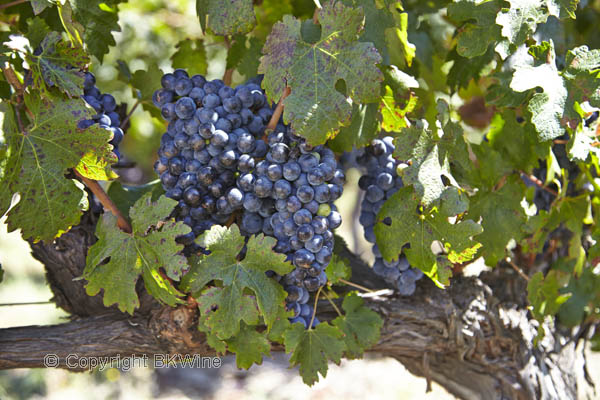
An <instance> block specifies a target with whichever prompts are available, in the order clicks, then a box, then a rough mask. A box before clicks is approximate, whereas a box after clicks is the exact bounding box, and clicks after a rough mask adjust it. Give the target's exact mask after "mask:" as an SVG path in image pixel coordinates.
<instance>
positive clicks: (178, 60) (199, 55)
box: [171, 39, 208, 75]
mask: <svg viewBox="0 0 600 400" xmlns="http://www.w3.org/2000/svg"><path fill="white" fill-rule="evenodd" d="M176 48H177V51H176V52H175V54H173V56H172V57H171V61H172V62H173V68H183V69H185V70H187V71H188V72H190V73H192V74H201V75H206V71H207V68H208V61H207V60H206V49H205V48H204V41H202V40H190V39H184V40H182V41H181V42H179V43H177V46H176Z"/></svg>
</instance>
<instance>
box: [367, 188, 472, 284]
mask: <svg viewBox="0 0 600 400" xmlns="http://www.w3.org/2000/svg"><path fill="white" fill-rule="evenodd" d="M419 200H420V196H419V195H418V194H417V193H416V192H415V189H414V188H413V187H412V186H406V187H403V188H402V189H400V190H399V191H398V192H397V193H395V194H394V195H392V197H390V198H389V199H388V200H387V201H386V202H385V204H384V205H383V207H381V210H380V211H379V214H377V220H378V221H383V220H384V219H386V218H388V217H389V218H390V219H391V224H390V225H389V226H388V225H386V224H384V223H378V224H375V236H376V238H377V244H378V245H379V249H380V250H381V253H382V255H383V257H384V258H385V259H386V260H393V259H396V258H397V257H398V254H400V253H401V252H402V251H403V250H402V248H403V246H404V245H405V244H409V243H410V249H405V250H404V253H405V254H406V258H407V259H408V261H409V263H410V265H411V266H413V267H416V268H419V269H420V270H422V271H423V272H424V273H425V274H426V275H427V276H429V277H430V278H431V279H432V280H433V281H434V282H435V283H436V284H437V285H439V286H443V285H447V284H448V282H449V277H450V275H451V271H450V269H449V267H451V264H450V263H453V262H456V263H462V262H465V261H468V260H470V259H472V258H473V257H474V255H475V253H476V251H477V249H478V248H479V247H480V244H479V243H477V242H475V241H473V240H472V239H471V237H472V236H474V235H477V234H479V233H481V232H482V229H481V225H479V224H477V223H475V222H473V221H472V220H463V221H458V222H456V223H450V222H449V221H448V218H450V217H453V216H456V215H458V214H461V213H464V212H465V211H466V209H467V207H468V202H467V199H466V197H465V196H464V195H462V194H460V193H459V192H458V189H456V188H454V187H449V188H448V189H447V193H445V196H444V198H443V199H442V200H441V201H440V205H439V206H437V205H433V206H432V207H430V208H422V206H421V204H420V201H419ZM419 208H422V210H421V211H420V213H418V212H417V210H418V209H419ZM390 237H393V238H394V240H389V238H390ZM434 241H438V242H440V243H441V244H442V247H443V249H444V254H437V255H436V254H434V253H433V251H432V244H433V242H434Z"/></svg>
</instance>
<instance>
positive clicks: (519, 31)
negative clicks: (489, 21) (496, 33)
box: [496, 0, 550, 46]
mask: <svg viewBox="0 0 600 400" xmlns="http://www.w3.org/2000/svg"><path fill="white" fill-rule="evenodd" d="M507 1H508V3H510V7H509V8H503V9H502V10H501V11H500V12H499V13H498V16H497V17H496V23H497V24H498V25H500V26H501V27H502V36H504V37H505V38H507V39H508V41H509V42H510V44H512V45H515V46H518V45H520V44H522V43H524V42H525V40H526V39H527V38H529V37H530V36H531V35H532V34H533V33H534V32H535V30H536V28H537V25H538V24H542V23H544V22H546V20H547V19H548V16H549V15H550V14H549V12H548V7H547V5H546V4H545V3H542V2H536V1H529V0H507Z"/></svg>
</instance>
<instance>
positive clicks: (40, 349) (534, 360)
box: [0, 218, 582, 399]
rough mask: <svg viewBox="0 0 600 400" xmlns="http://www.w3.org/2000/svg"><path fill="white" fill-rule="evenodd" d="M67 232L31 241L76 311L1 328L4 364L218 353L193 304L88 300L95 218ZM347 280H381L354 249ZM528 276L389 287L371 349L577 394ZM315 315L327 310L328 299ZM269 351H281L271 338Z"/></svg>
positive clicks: (522, 393)
mask: <svg viewBox="0 0 600 400" xmlns="http://www.w3.org/2000/svg"><path fill="white" fill-rule="evenodd" d="M84 222H85V223H83V224H81V226H79V227H77V228H76V229H73V230H72V231H71V232H69V233H67V234H65V235H63V236H62V237H61V238H60V239H58V240H57V241H56V243H54V244H51V245H46V244H43V243H37V244H32V249H33V254H34V256H35V257H36V258H38V259H40V260H41V261H42V262H43V263H44V265H45V266H46V270H47V276H48V281H49V282H50V283H51V287H52V290H53V292H54V294H55V301H56V302H57V304H58V305H59V306H60V307H62V308H64V309H65V310H67V311H68V312H70V313H71V314H72V315H73V318H74V319H73V320H72V321H71V322H68V323H65V324H61V325H54V326H43V327H38V326H32V327H18V328H9V329H4V330H0V369H7V368H18V367H44V357H45V355H46V354H50V353H51V354H56V355H57V356H59V360H60V361H61V363H60V365H59V366H60V367H63V368H64V367H66V365H65V357H66V356H67V355H69V354H76V355H77V357H90V356H94V357H111V356H117V355H119V356H120V357H121V358H123V357H128V356H130V355H133V354H135V355H138V356H141V355H147V356H148V357H152V356H153V355H156V354H166V353H170V354H177V353H179V354H199V355H207V356H209V355H214V351H213V350H211V349H210V347H209V346H208V345H207V344H206V341H205V338H204V336H203V335H202V334H200V333H199V332H198V331H197V330H196V329H195V328H194V326H195V324H194V323H195V319H196V318H197V314H196V310H194V309H190V308H188V307H186V306H180V307H178V308H169V307H162V306H159V305H158V304H157V303H156V302H155V301H154V300H153V299H152V298H151V297H150V296H148V295H146V294H145V293H144V292H143V288H140V295H141V296H142V297H141V304H142V306H141V308H140V309H139V310H138V311H137V312H136V315H135V316H134V317H130V316H128V315H126V314H123V313H121V312H119V311H118V309H116V308H114V307H111V308H105V307H104V306H103V305H102V302H101V299H100V298H98V297H89V296H87V295H86V294H85V291H84V289H83V285H84V282H82V281H81V280H73V278H74V277H78V276H79V275H81V272H82V270H83V267H84V265H85V254H86V252H87V247H88V246H89V245H90V244H91V243H93V241H94V238H93V233H92V232H93V226H94V223H95V220H94V219H93V218H89V219H88V220H86V221H84ZM346 255H347V256H348V257H349V258H350V259H351V264H352V267H353V281H354V282H356V283H359V284H361V285H363V286H367V287H370V288H372V289H378V288H383V287H385V284H384V283H383V282H382V281H381V280H380V279H379V278H378V277H377V276H375V275H374V274H373V273H372V272H371V270H370V269H369V268H368V267H367V266H366V265H364V264H363V262H362V261H361V260H360V259H359V258H357V257H355V256H354V255H352V254H351V253H349V252H348V253H347V254H346ZM524 289H525V282H524V281H523V280H522V278H520V277H518V276H517V274H516V273H514V271H512V270H510V269H502V268H499V269H497V270H496V271H494V272H493V273H489V274H487V275H484V276H482V278H481V279H479V278H466V277H456V278H455V279H454V280H453V284H452V285H451V287H450V288H449V289H447V290H440V289H438V288H436V287H435V286H434V285H433V284H431V283H430V282H423V284H420V285H419V288H418V289H417V292H416V293H415V295H413V296H410V297H401V296H397V295H395V294H393V292H391V291H387V292H379V294H378V295H374V296H367V297H365V301H366V304H367V305H368V306H369V307H371V308H372V309H373V310H375V311H377V312H378V313H379V314H380V315H381V316H382V317H383V318H384V320H385V325H384V328H383V330H382V334H381V339H380V341H379V343H378V344H377V345H375V346H374V347H373V348H372V349H371V350H370V351H372V352H377V353H379V354H382V355H385V356H389V357H394V358H396V359H397V360H398V361H400V362H401V363H402V364H403V365H404V366H406V367H407V368H408V370H409V371H411V372H412V373H413V374H415V375H419V376H423V377H425V378H427V379H428V381H435V382H437V383H439V384H440V385H442V386H443V387H445V388H446V389H447V390H448V391H449V392H451V393H453V394H454V395H456V396H457V397H460V398H464V399H576V398H577V394H578V387H577V379H576V378H577V374H578V373H581V372H582V371H579V370H578V369H577V368H576V366H577V365H580V363H578V361H579V358H580V357H581V356H582V354H581V349H579V351H578V349H577V347H576V345H577V341H576V340H568V339H569V338H570V336H569V335H570V333H569V332H560V331H558V330H556V329H553V328H552V327H548V328H547V333H546V338H545V339H544V341H542V343H541V344H540V345H539V346H537V347H534V346H533V338H534V336H535V332H536V324H535V322H532V321H530V320H529V318H528V315H527V310H526V308H525V305H526V301H525V299H524V298H523V296H524V294H525V293H526V291H525V290H524ZM319 310H320V311H319V318H320V319H321V320H327V319H328V318H329V317H330V316H332V315H333V313H332V310H331V308H330V306H329V304H328V303H323V304H322V307H321V306H320V307H319ZM273 350H274V351H278V350H282V348H281V346H278V345H274V346H273Z"/></svg>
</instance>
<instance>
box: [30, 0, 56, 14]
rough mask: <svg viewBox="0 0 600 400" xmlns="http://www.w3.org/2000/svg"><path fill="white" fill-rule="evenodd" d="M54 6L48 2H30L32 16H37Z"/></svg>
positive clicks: (41, 0)
mask: <svg viewBox="0 0 600 400" xmlns="http://www.w3.org/2000/svg"><path fill="white" fill-rule="evenodd" d="M52 5H54V3H52V2H50V1H49V0H31V8H32V9H33V14H34V15H38V14H40V13H41V12H42V11H44V10H45V9H46V8H48V7H50V6H52Z"/></svg>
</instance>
